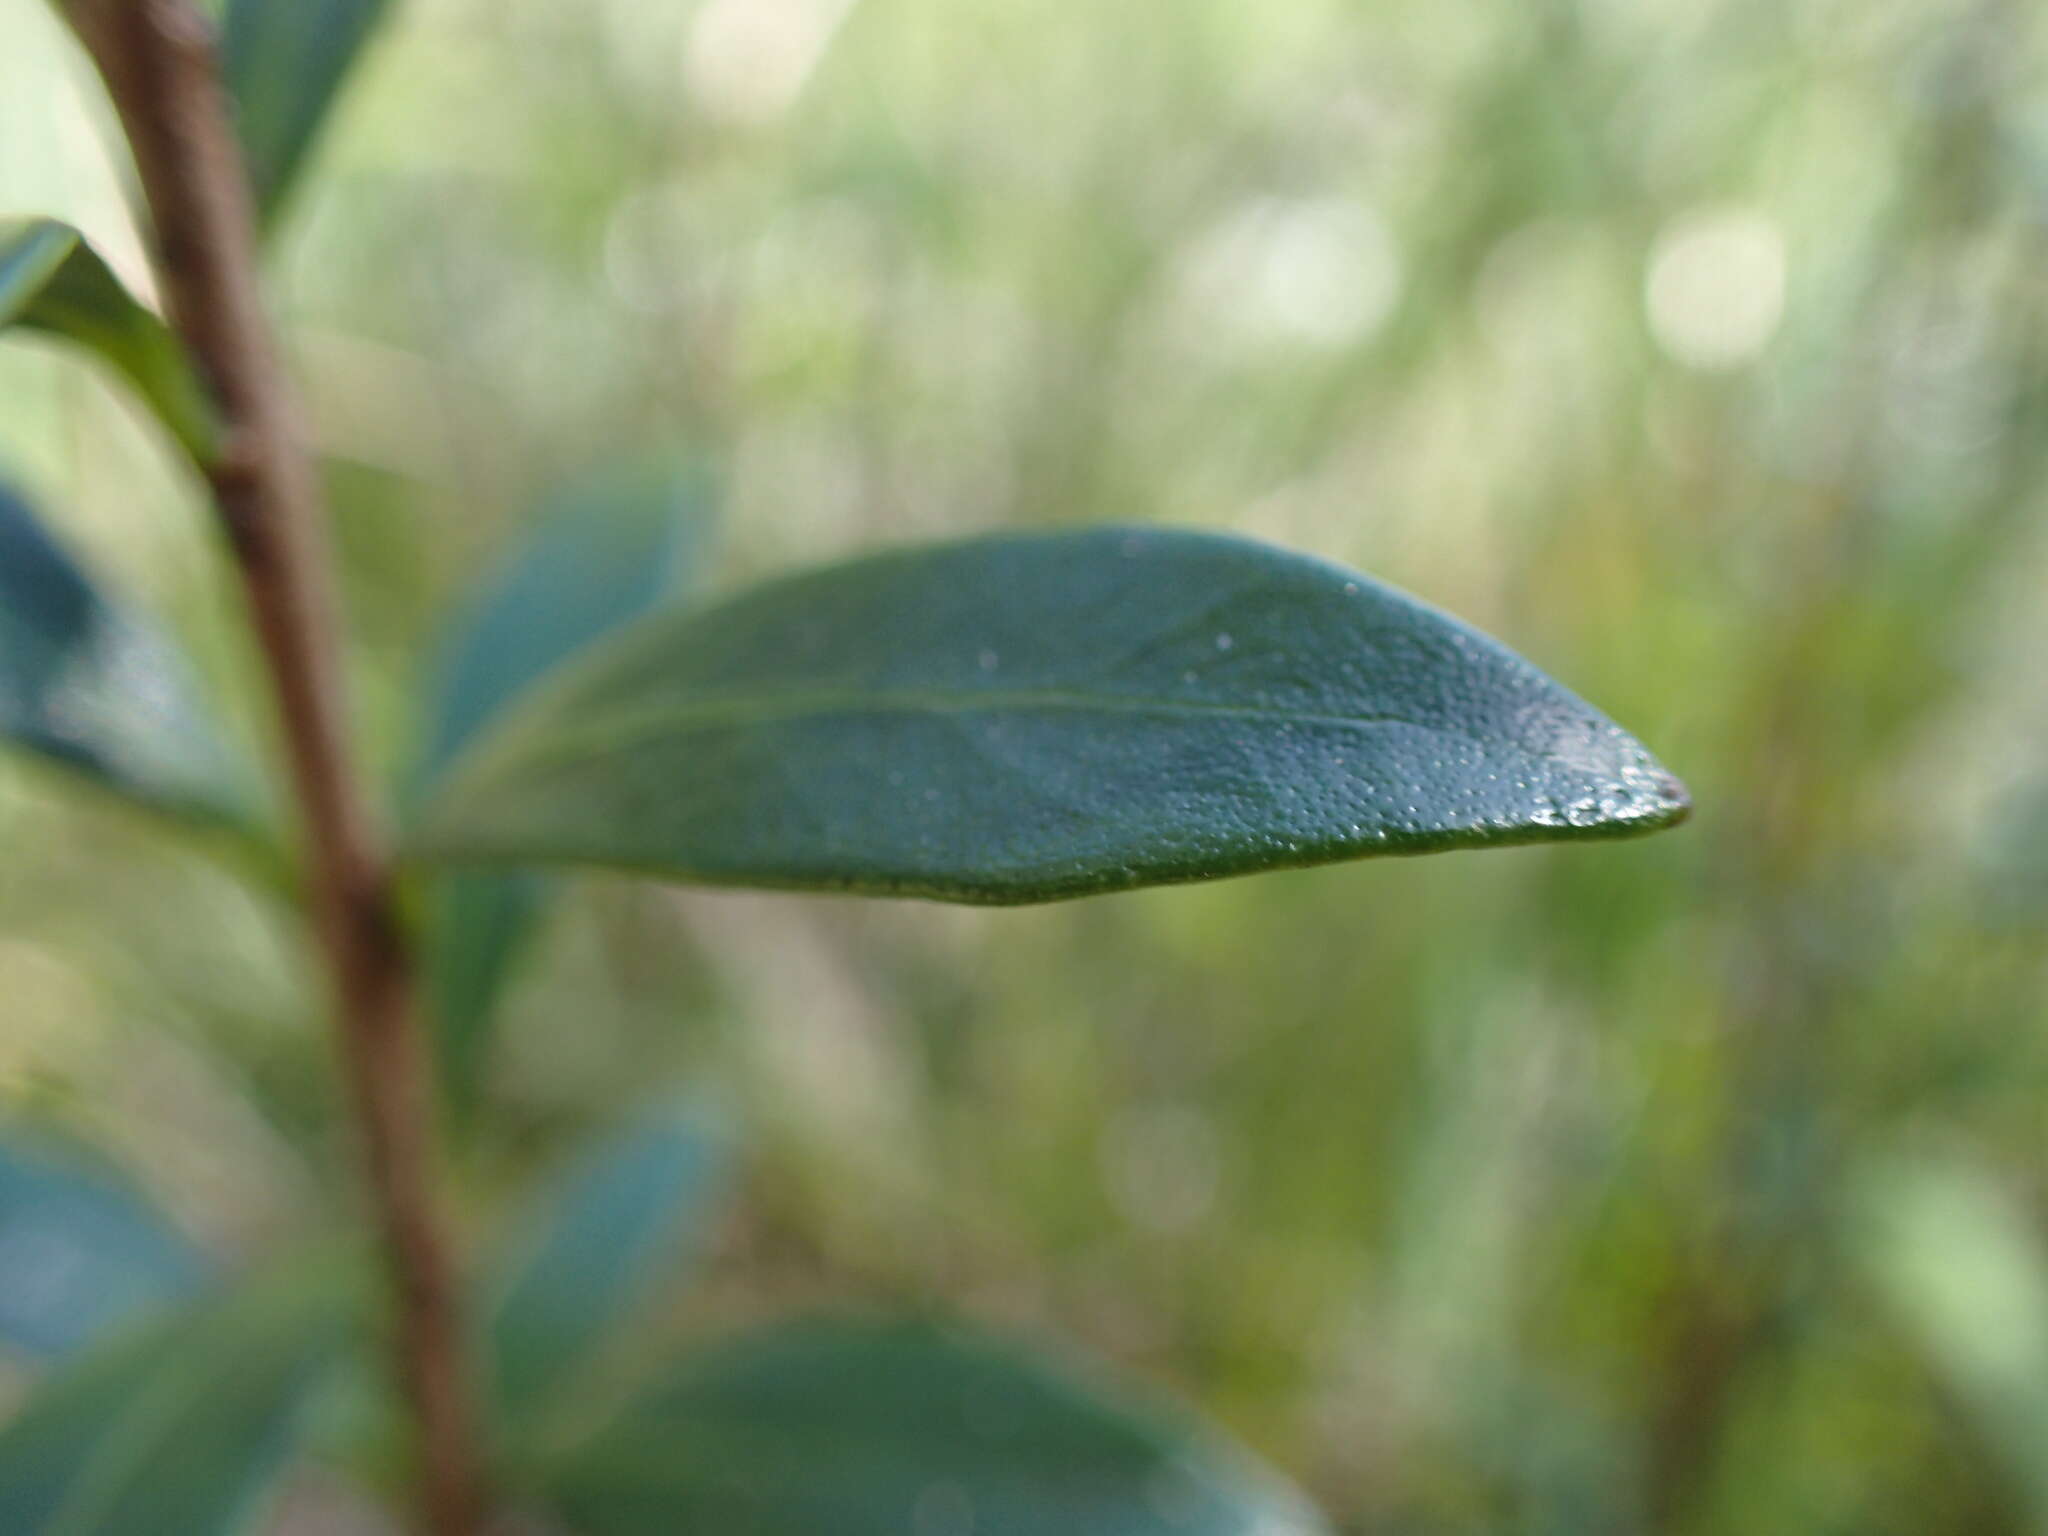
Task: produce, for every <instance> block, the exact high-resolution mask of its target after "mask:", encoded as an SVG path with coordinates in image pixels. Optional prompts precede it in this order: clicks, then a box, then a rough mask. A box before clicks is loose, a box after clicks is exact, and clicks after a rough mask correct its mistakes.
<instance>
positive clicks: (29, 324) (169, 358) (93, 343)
mask: <svg viewBox="0 0 2048 1536" xmlns="http://www.w3.org/2000/svg"><path fill="white" fill-rule="evenodd" d="M10 326H18V327H20V328H22V329H24V330H32V331H40V332H43V333H45V334H47V335H51V336H58V337H62V338H63V339H64V340H66V341H70V342H73V343H75V344H77V345H79V346H82V347H84V348H86V349H87V350H88V351H90V352H93V353H95V354H96V355H97V356H98V357H99V358H100V360H101V361H103V362H105V363H107V364H108V365H109V366H111V367H112V368H114V369H115V370H116V371H117V372H119V373H120V374H122V375H123V376H124V377H125V378H126V379H127V380H128V382H129V383H130V384H132V385H133V386H134V387H135V389H136V391H137V392H138V393H139V394H140V395H141V396H142V398H143V400H144V401H146V402H147V403H148V405H149V406H150V408H151V409H152V410H153V411H155V412H156V414H157V416H158V418H159V419H160V420H161V421H162V422H163V424H164V426H165V427H166V428H167V429H168V430H169V431H170V433H171V435H172V436H173V437H175V438H176V439H177V440H178V441H179V443H180V444H182V445H183V447H184V448H185V450H186V451H187V452H188V453H190V454H191V455H192V457H193V458H194V459H195V460H196V461H199V462H204V461H205V460H206V459H208V458H209V457H210V456H211V455H212V452H213V449H214V444H215V440H216V438H217V436H218V421H217V419H216V416H215V412H214V409H213V406H212V404H211V402H210V401H209V399H208V397H207V394H206V390H205V387H204V386H203V385H202V384H201V383H200V381H199V376H198V375H197V374H196V373H195V372H194V371H193V369H192V366H191V363H190V362H189V361H188V359H187V358H186V355H185V350H184V348H183V347H182V346H180V345H179V343H178V341H177V338H176V337H174V336H173V335H172V334H171V332H170V330H169V329H168V328H167V327H166V326H165V325H164V323H163V322H162V321H161V320H159V319H158V318H157V317H156V316H155V315H154V314H152V313H150V311H149V310H147V309H145V308H143V306H142V305H141V304H139V303H137V302H136V301H135V299H134V298H133V297H131V296H130V294H129V292H128V290H127V289H126V288H125V287H123V286H122V284H121V280H120V279H119V278H118V277H116V276H114V274H113V272H112V271H111V270H110V269H109V268H108V266H107V264H106V263H105V262H104V261H102V260H100V258H99V256H98V255H97V254H95V253H94V251H93V249H92V247H91V246H89V245H87V244H86V243H85V240H84V239H83V237H81V236H80V234H79V233H78V231H77V230H75V229H73V228H72V227H71V226H70V225H69V224H62V223H59V222H58V221H57V220H55V219H43V218H25V219H24V218H15V219H0V330H6V329H7V328H8V327H10Z"/></svg>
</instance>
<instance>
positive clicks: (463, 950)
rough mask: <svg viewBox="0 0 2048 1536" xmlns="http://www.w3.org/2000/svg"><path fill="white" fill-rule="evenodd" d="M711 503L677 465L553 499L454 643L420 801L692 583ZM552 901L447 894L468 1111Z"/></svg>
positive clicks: (486, 880)
mask: <svg viewBox="0 0 2048 1536" xmlns="http://www.w3.org/2000/svg"><path fill="white" fill-rule="evenodd" d="M710 501H711V497H710V486H709V484H708V482H707V481H706V479H705V477H704V476H703V475H702V474H701V473H699V472H696V471H694V470H692V469H688V468H678V467H676V466H674V465H664V466H654V465H650V466H639V467H633V468H628V469H625V470H620V469H617V468H613V469H609V470H607V471H605V472H603V473H601V474H598V475H594V476H591V477H589V478H586V479H583V480H580V481H578V482H576V483H575V484H573V485H571V486H569V487H568V488H566V489H564V490H563V491H561V492H559V493H557V494H556V495H555V496H553V497H552V498H550V501H549V504H548V506H547V508H546V509H545V513H544V515H543V517H542V518H541V520H540V521H539V523H538V524H537V525H536V527H535V528H534V529H533V531H532V532H531V533H530V534H529V535H528V536H527V537H526V538H525V539H524V540H523V541H522V542H521V544H520V547H519V549H518V552H517V554H516V556H515V558H513V559H512V560H511V561H510V562H509V563H508V564H507V565H506V566H505V567H504V568H503V569H502V570H500V571H498V572H497V573H495V575H494V576H493V578H492V579H491V580H489V581H488V582H487V583H486V584H485V585H484V586H483V587H482V589H481V590H480V591H479V592H478V594H477V596H476V599H475V601H474V602H473V604H472V605H471V606H470V607H469V608H468V609H467V610H466V611H465V612H463V613H462V614H461V615H460V617H459V618H458V619H457V621H456V623H455V624H454V625H453V626H452V627H451V628H450V630H449V632H448V635H447V637H446V639H445V640H444V642H443V645H442V651H441V655H440V656H439V657H438V658H437V662H436V665H435V667H434V669H433V683H432V686H431V687H430V689H429V697H428V701H427V709H426V712H425V718H424V721H423V725H424V730H423V732H422V736H423V741H422V746H421V751H420V755H419V760H418V764H417V767H416V771H415V773H414V775H413V781H414V782H413V788H414V792H415V793H417V792H419V791H420V790H421V789H423V788H424V787H425V786H426V785H428V784H430V783H431V782H432V780H433V778H434V777H435V775H437V774H438V773H439V772H440V771H441V770H442V769H443V768H445V767H446V766H447V764H448V762H449V761H450V760H451V759H452V758H453V757H455V756H456V754H457V753H458V752H460V750H461V749H462V748H463V746H464V745H466V744H467V743H468V742H469V740H470V739H471V738H472V737H473V736H474V735H475V734H476V733H477V732H478V731H479V730H480V729H481V728H482V727H483V726H485V725H486V724H488V723H489V722H490V721H491V720H492V719H493V718H494V717H495V716H496V715H497V714H498V712H499V711H500V710H502V709H503V708H504V707H505V706H506V705H507V704H508V703H509V702H510V701H511V700H512V699H514V698H516V697H517V696H518V695H520V694H521V693H523V692H524V691H525V690H526V689H527V688H528V687H530V686H531V685H532V684H533V683H534V681H535V680H536V679H538V678H539V677H540V676H542V675H543V674H544V673H546V672H547V671H549V670H550V669H551V668H553V667H556V666H558V665H560V664H561V663H562V662H563V661H564V660H565V659H567V658H568V657H569V656H572V655H574V654H575V653H577V652H579V651H581V650H583V649H584V648H585V647H587V646H589V645H591V644H592V643H594V642H595V641H597V640H599V639H602V638H603V637H604V636H605V635H608V634H610V633H612V632H613V631H615V630H617V629H619V628H620V627H621V626H623V625H625V624H627V623H630V622H631V621H632V620H634V619H636V618H639V617H640V616H642V615H643V614H645V613H647V612H648V611H649V610H651V609H652V608H654V607H655V606H656V605H657V604H658V603H659V602H660V600H661V598H662V596H663V595H664V593H668V592H672V591H674V590H676V589H677V588H678V587H680V586H682V585H684V584H685V583H686V582H687V580H688V577H689V574H690V571H691V568H692V567H693V565H694V563H695V556H696V554H697V551H698V547H699V546H700V545H701V544H702V542H703V537H704V529H705V526H706V524H707V523H708V522H709V520H710V519H709V508H710ZM551 899H552V884H551V882H550V881H549V880H547V879H546V878H545V877H544V876H540V875H535V874H531V873H528V872H526V871H522V870H486V871H477V870H469V871H462V872H459V873H457V874H456V875H455V876H454V877H453V878H452V879H449V880H447V881H445V882H443V885H442V889H441V890H440V891H439V892H438V893H437V899H436V902H435V922H434V924H433V927H432V934H433V943H432V945H431V948H430V953H429V966H430V970H429V985H430V987H431V991H432V996H433V999H434V1016H435V1021H436V1034H437V1039H438V1042H439V1045H440V1049H441V1066H442V1072H441V1076H442V1081H443V1083H444V1084H445V1086H446V1088H447V1091H448V1096H449V1100H450V1102H451V1104H453V1105H454V1106H455V1107H456V1108H458V1109H465V1108H467V1107H468V1106H469V1105H471V1104H472V1103H473V1102H474V1101H475V1099H476V1096H477V1092H478V1089H479V1087H480V1085H481V1082H482V1080H483V1076H484V1073H485V1070H486V1067H487V1065H488V1057H489V1052H490V1044H491V1023H492V1019H493V1017H494V1015H495V1012H496V1009H497V1004H498V1000H499V998H500V996H501V994H502V993H503V992H504V990H505V988H506V986H507V984H508V982H509V980H510V978H511V974H512V967H513V965H514V963H515V961H516V960H517V958H518V955H519V952H520V950H521V949H522V948H523V947H524V945H525V944H526V942H527V940H528V939H529V938H530V937H531V935H532V933H533V931H534V930H535V929H536V928H537V927H538V925H539V924H540V922H541V921H542V920H543V918H544V917H545V916H546V914H547V911H548V908H549V906H550V903H551Z"/></svg>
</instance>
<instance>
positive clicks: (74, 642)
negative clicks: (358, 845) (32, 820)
mask: <svg viewBox="0 0 2048 1536" xmlns="http://www.w3.org/2000/svg"><path fill="white" fill-rule="evenodd" d="M0 738H4V739H6V740H8V741H11V742H12V743H13V744H14V745H16V746H18V747H23V748H26V749H28V750H29V751H31V752H35V753H37V754H39V755H40V756H42V757H45V758H48V759H50V760H52V761H55V762H57V763H60V764H62V765H63V766H65V767H67V768H70V769H73V770H75V771H77V772H79V773H82V774H84V775H86V776H87V777H89V778H91V779H93V780H94V781H96V782H98V783H99V784H101V785H102V786H104V787H105V788H107V789H110V790H112V791H114V792H115V793H116V794H119V795H122V796H124V797H125V798H127V799H129V800H132V801H135V802H137V803H139V804H141V805H144V806H146V807H149V808H150V809H153V810H157V811H162V812H167V813H169V814H171V815H174V816H177V817H180V818H183V819H186V820H197V821H202V822H211V823H220V824H226V825H230V826H236V827H240V828H244V829H246V828H249V827H253V826H257V825H260V824H261V822H262V819H263V818H262V815H261V812H260V811H259V810H258V808H257V806H256V803H255V794H254V791H253V788H252V787H251V786H252V785H253V782H254V779H253V775H252V774H251V773H249V772H248V771H247V770H244V769H242V768H241V767H240V766H239V765H237V764H236V763H235V761H234V758H233V756H232V755H231V754H230V753H229V751H228V749H227V748H226V746H225V745H224V744H223V742H222V741H221V739H220V737H219V736H218V735H217V734H216V732H215V730H214V728H213V726H212V723H211V722H210V721H209V720H208V719H207V717H206V714H205V711H204V709H203V707H202V706H201V704H200V702H199V700H198V697H197V693H196V689H195V688H194V686H193V684H192V681H191V676H190V672H189V669H188V668H187V666H186V664H185V661H184V658H183V657H182V656H181V655H179V654H178V653H177V651H176V650H174V649H173V648H172V646H171V645H170V643H169V642H168V641H167V640H165V639H164V638H163V637H162V636H160V635H158V634H156V633H155V632H154V631H153V630H151V629H149V628H147V627H145V626H144V625H143V624H142V623H141V622H140V621H139V620H138V619H136V618H133V617H131V616H130V615H128V614H126V613H124V612H122V611H120V610H119V609H116V608H115V607H114V606H113V605H112V604H110V603H109V602H108V601H107V600H106V598H105V597H104V596H102V594H101V593H100V592H99V591H98V590H97V589H96V588H95V587H94V586H93V584H92V583H91V581H90V580H89V579H88V578H87V577H86V575H85V573H84V572H83V571H81V570H80V569H79V568H78V566H77V565H76V564H75V563H74V562H73V561H72V559H71V557H70V556H69V555H67V554H66V553H65V552H64V551H63V550H62V549H60V548H59V547H58V546H57V544H56V543H55V542H54V541H53V540H52V539H51V538H50V536H49V534H48V533H47V532H45V531H44V529H43V526H42V524H41V523H40V522H39V521H38V520H37V518H36V516H35V514H34V513H33V512H32V511H31V510H30V509H29V506H28V504H27V503H26V502H24V501H23V500H22V499H21V498H20V497H19V496H17V495H15V494H14V493H13V492H11V491H10V490H8V489H7V487H6V486H4V485H0Z"/></svg>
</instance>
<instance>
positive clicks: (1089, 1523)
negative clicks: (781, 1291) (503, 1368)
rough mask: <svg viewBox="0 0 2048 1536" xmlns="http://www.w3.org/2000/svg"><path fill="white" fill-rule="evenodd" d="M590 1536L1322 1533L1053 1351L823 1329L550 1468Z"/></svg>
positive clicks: (684, 1380)
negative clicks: (1057, 1360) (1070, 1369)
mask: <svg viewBox="0 0 2048 1536" xmlns="http://www.w3.org/2000/svg"><path fill="white" fill-rule="evenodd" d="M545 1481H546V1482H547V1484H548V1485H549V1486H548V1488H547V1489H546V1492H547V1493H548V1494H550V1495H551V1496H552V1502H554V1503H555V1504H556V1505H557V1507H559V1508H560V1509H561V1511H562V1512H563V1513H564V1514H565V1515H566V1516H567V1517H568V1518H569V1521H570V1524H571V1525H572V1526H573V1528H574V1529H576V1530H579V1531H582V1532H585V1533H587V1536H667V1533H669V1532H672V1531H679V1530H692V1531H695V1530H703V1531H736V1532H737V1531H745V1532H748V1533H749V1536H815V1533H817V1532H821V1531H825V1532H831V1533H832V1536H901V1533H904V1532H911V1531H924V1530H944V1531H972V1532H973V1533H974V1536H1315V1533H1319V1532H1322V1531H1323V1530H1325V1529H1326V1527H1325V1526H1324V1525H1323V1524H1322V1522H1321V1521H1320V1519H1319V1518H1318V1517H1317V1516H1316V1514H1315V1513H1314V1512H1313V1510H1312V1509H1311V1508H1310V1507H1309V1506H1308V1504H1307V1503H1306V1502H1305V1501H1304V1500H1303V1499H1302V1498H1301V1497H1300V1496H1299V1495H1298V1494H1297V1493H1295V1492H1294V1491H1293V1490H1292V1489H1291V1488H1289V1487H1288V1486H1287V1485H1286V1484H1284V1483H1283V1482H1281V1481H1280V1480H1279V1479H1278V1478H1277V1477H1275V1476H1274V1475H1273V1474H1272V1473H1270V1472H1269V1471H1267V1470H1266V1469H1265V1468H1263V1467H1261V1466H1259V1465H1257V1464H1256V1463H1254V1462H1252V1461H1251V1460H1250V1459H1249V1458H1248V1457H1245V1456H1244V1455H1243V1454H1242V1453H1240V1452H1238V1451H1236V1450H1234V1449H1233V1448H1231V1447H1228V1446H1226V1445H1223V1444H1220V1443H1218V1442H1217V1441H1215V1440H1214V1439H1213V1438H1212V1437H1210V1436H1208V1435H1206V1434H1204V1433H1202V1432H1199V1431H1196V1430H1194V1429H1192V1428H1190V1427H1188V1426H1186V1425H1183V1424H1180V1423H1178V1422H1171V1421H1169V1420H1167V1419H1165V1418H1163V1417H1162V1416H1160V1415H1158V1414H1156V1413H1154V1412H1153V1411H1151V1410H1150V1409H1148V1408H1147V1407H1145V1406H1144V1405H1142V1404H1139V1403H1137V1402H1134V1401H1131V1400H1129V1399H1127V1397H1126V1396H1125V1394H1123V1393H1122V1392H1120V1391H1111V1390H1105V1389H1104V1388H1103V1387H1101V1386H1100V1385H1098V1384H1097V1383H1095V1382H1093V1381H1089V1380H1084V1379H1082V1378H1080V1377H1078V1376H1074V1375H1071V1374H1069V1373H1067V1372H1066V1371H1064V1370H1061V1369H1057V1368H1055V1367H1054V1366H1053V1365H1051V1364H1050V1363H1048V1362H1047V1361H1046V1360H1045V1359H1044V1358H1043V1356H1041V1355H1039V1354H1037V1353H1036V1352H1028V1351H1025V1350H1022V1349H1017V1348H1013V1347H1010V1346H1008V1345H1005V1344H1002V1343H999V1342H997V1341H994V1340H991V1339H989V1338H986V1337H982V1336H978V1335H975V1334H972V1333H968V1332H966V1331H963V1330H960V1329H955V1328H950V1327H943V1326H940V1325H937V1324H932V1323H927V1322H922V1321H903V1320H892V1319H882V1320H873V1319H810V1320H805V1321H801V1322H796V1323H791V1324H784V1325H781V1326H778V1327H771V1328H768V1329H764V1330H762V1331H760V1332H758V1333H756V1334H753V1335H751V1336H747V1337H742V1338H740V1339H737V1340H734V1341H732V1342H730V1343H727V1344H724V1345H722V1346H720V1347H718V1348H717V1349H716V1350H714V1351H713V1352H712V1353H711V1354H710V1355H709V1356H707V1357H704V1358H701V1359H700V1360H698V1361H696V1362H694V1363H685V1364H684V1365H683V1366H681V1367H680V1368H679V1369H676V1370H674V1371H672V1372H671V1374H670V1375H669V1377H668V1378H667V1379H666V1380H665V1381H664V1382H662V1383H661V1384H660V1385H658V1386H657V1387H656V1388H655V1389H654V1390H653V1391H652V1392H651V1393H649V1394H648V1395H647V1396H645V1397H644V1398H642V1399H640V1400H639V1401H638V1402H636V1403H634V1404H633V1405H632V1406H630V1407H629V1408H628V1409H627V1410H626V1411H625V1412H624V1413H623V1414H622V1415H620V1416H619V1418H618V1419H616V1420H615V1421H613V1422H612V1423H611V1424H609V1425H607V1426H606V1427H605V1428H603V1429H601V1430H600V1431H599V1432H598V1433H597V1434H596V1435H595V1436H594V1437H593V1438H592V1439H591V1440H590V1441H588V1442H587V1443H586V1444H584V1445H583V1446H581V1447H580V1448H578V1449H577V1450H575V1451H572V1452H571V1453H570V1455H569V1456H568V1458H567V1459H566V1460H565V1461H564V1462H563V1463H562V1464H561V1465H560V1466H559V1467H557V1468H555V1469H553V1470H552V1471H551V1473H550V1474H549V1475H547V1477H546V1479H545Z"/></svg>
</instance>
